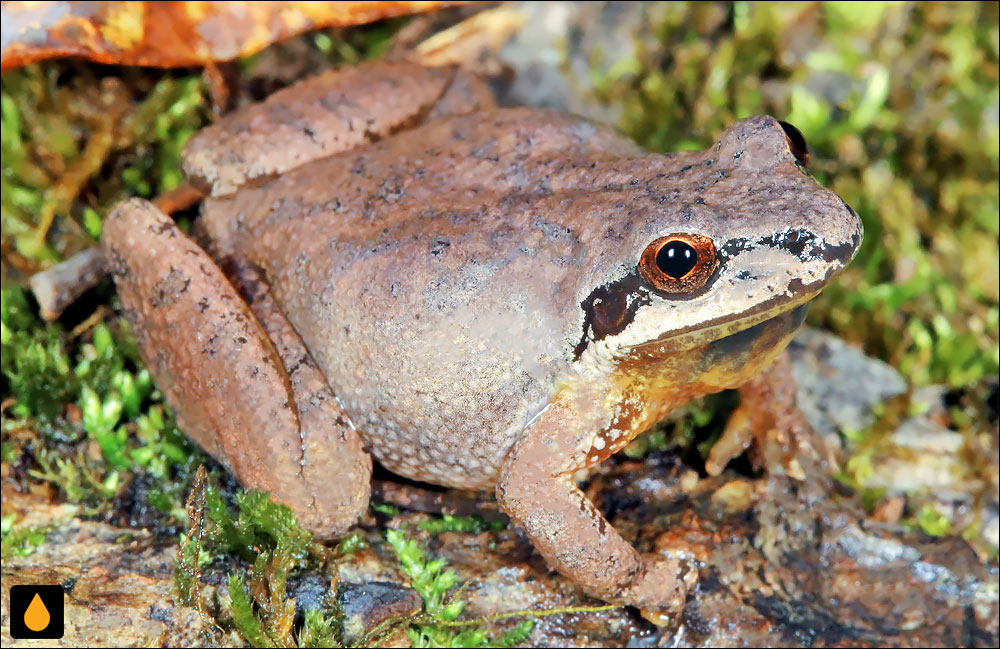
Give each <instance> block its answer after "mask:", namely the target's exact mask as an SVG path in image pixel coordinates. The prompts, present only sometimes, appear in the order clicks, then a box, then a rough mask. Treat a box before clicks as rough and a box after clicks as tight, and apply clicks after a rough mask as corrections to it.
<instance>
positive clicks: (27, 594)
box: [9, 586, 64, 640]
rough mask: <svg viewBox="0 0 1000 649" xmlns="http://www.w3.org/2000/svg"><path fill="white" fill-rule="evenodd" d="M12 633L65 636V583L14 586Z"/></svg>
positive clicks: (15, 635) (49, 637)
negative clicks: (63, 586)
mask: <svg viewBox="0 0 1000 649" xmlns="http://www.w3.org/2000/svg"><path fill="white" fill-rule="evenodd" d="M9 612H10V637H12V638H17V639H19V640H21V639H23V640H27V639H31V638H44V639H47V640H55V639H56V638H61V637H63V621H64V620H63V588H62V586H11V587H10V611H9Z"/></svg>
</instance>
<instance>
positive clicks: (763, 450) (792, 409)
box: [705, 352, 836, 480]
mask: <svg viewBox="0 0 1000 649" xmlns="http://www.w3.org/2000/svg"><path fill="white" fill-rule="evenodd" d="M796 392H797V387H796V384H795V377H794V376H793V375H792V366H791V361H790V359H789V357H788V353H787V352H784V353H782V354H781V355H779V356H778V358H776V359H775V361H774V362H773V363H771V365H769V366H768V367H767V368H765V369H764V370H763V371H762V372H760V373H759V374H758V375H756V376H755V377H753V378H752V379H750V380H749V381H747V382H746V383H745V384H743V385H742V386H740V388H739V393H740V405H739V407H737V408H736V410H734V411H733V413H732V414H731V415H730V417H729V422H728V423H727V424H726V429H725V431H724V432H723V434H722V436H721V437H720V438H719V440H718V441H717V442H716V443H715V445H714V446H713V447H712V450H711V452H710V453H709V456H708V460H706V462H705V470H706V471H707V472H708V473H709V474H710V475H718V474H720V473H722V470H723V469H725V468H726V465H727V464H728V463H729V462H730V460H732V459H733V458H735V457H737V456H739V455H740V454H741V453H743V451H745V450H747V449H749V448H751V447H753V453H752V457H754V459H755V462H754V463H755V464H756V465H758V466H759V467H762V468H766V469H767V470H768V471H769V472H772V473H785V474H787V475H790V476H791V477H793V478H796V479H799V480H802V479H804V478H805V477H806V476H808V475H821V474H825V473H832V472H834V471H835V470H836V467H835V464H836V460H835V458H834V457H833V456H832V455H831V454H830V453H829V452H828V450H827V448H826V443H825V442H824V441H823V439H822V438H821V437H820V436H819V435H818V434H817V433H816V432H815V430H814V429H813V428H812V426H810V425H809V422H808V421H807V420H806V418H805V415H803V414H802V411H801V410H799V408H798V406H797V404H796ZM824 462H825V463H827V465H828V470H827V471H825V472H824V471H821V469H820V465H821V464H822V463H824Z"/></svg>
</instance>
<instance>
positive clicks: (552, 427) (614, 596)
mask: <svg viewBox="0 0 1000 649" xmlns="http://www.w3.org/2000/svg"><path fill="white" fill-rule="evenodd" d="M586 401H589V402H590V403H593V400H585V399H582V398H575V397H573V396H570V395H569V394H568V392H566V391H564V392H563V393H560V395H559V396H558V397H557V398H556V399H555V400H554V401H553V402H552V403H550V404H549V406H548V407H547V408H546V410H545V411H544V412H543V413H542V414H541V415H539V416H538V417H536V418H535V420H534V421H533V422H532V423H531V425H530V426H529V427H528V428H527V429H526V430H525V432H524V434H523V436H522V438H521V439H520V441H519V442H518V443H517V444H516V445H515V446H514V448H513V449H512V450H511V452H510V454H509V455H508V457H507V459H506V460H505V462H504V465H503V467H502V469H501V474H500V479H499V481H498V483H497V501H498V502H499V504H500V507H501V509H503V511H504V512H505V513H506V514H507V515H508V516H510V517H511V518H512V519H513V520H514V522H516V523H517V524H518V525H520V526H521V528H522V529H523V530H524V531H525V532H526V533H527V535H528V537H529V538H530V539H531V541H532V543H533V544H534V546H535V548H536V549H537V550H538V551H539V552H540V553H541V554H542V556H544V557H545V559H546V561H547V562H548V563H549V565H550V566H551V567H553V568H555V569H556V570H558V571H559V572H560V573H562V574H564V575H566V576H567V577H569V578H571V579H572V580H574V581H575V582H576V583H578V584H580V585H581V586H582V587H583V589H584V590H585V591H586V592H587V593H588V594H590V595H592V596H594V597H598V598H600V599H603V600H605V601H610V602H616V603H621V604H627V605H631V606H636V607H638V608H640V609H643V610H644V611H646V612H647V614H649V613H653V614H663V613H671V612H677V611H679V610H680V609H681V607H682V606H683V603H684V599H685V595H686V591H687V584H686V582H688V581H691V580H693V579H694V577H695V574H694V570H693V569H689V567H688V566H687V565H685V564H684V562H682V561H678V560H676V559H667V558H663V557H660V556H655V555H640V554H639V553H638V552H637V551H636V550H635V548H633V547H632V546H631V545H630V544H629V543H628V542H627V541H625V539H623V538H622V537H621V535H620V534H618V532H617V531H616V530H615V529H614V527H612V526H611V524H610V523H608V521H607V520H606V519H605V518H604V516H602V515H601V513H600V512H599V511H598V510H597V508H596V507H595V506H594V504H593V503H592V502H590V500H588V499H587V497H586V496H585V495H584V494H583V492H582V491H580V489H578V488H577V486H576V484H575V483H574V482H573V473H574V471H575V469H577V468H578V467H580V466H581V462H580V458H581V456H585V455H586V453H587V451H588V449H590V447H591V444H592V441H593V439H594V437H595V435H594V431H595V428H594V427H593V421H592V419H594V418H593V417H591V416H587V415H586V414H582V412H586V409H587V408H588V407H589V406H588V405H587V403H586Z"/></svg>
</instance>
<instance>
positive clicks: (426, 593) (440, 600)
mask: <svg viewBox="0 0 1000 649" xmlns="http://www.w3.org/2000/svg"><path fill="white" fill-rule="evenodd" d="M385 538H386V540H387V541H388V542H389V545H390V546H392V549H393V552H395V553H396V558H397V559H398V560H399V563H400V566H401V567H402V570H403V573H405V574H406V576H407V577H409V578H410V585H411V586H413V589H414V590H415V591H417V593H419V594H420V597H421V598H423V600H424V612H425V613H426V616H425V618H424V619H422V620H421V621H420V623H418V624H411V625H410V626H409V627H408V628H407V635H409V636H410V642H411V643H412V646H414V647H483V646H486V643H487V641H488V639H489V635H488V633H487V631H486V629H484V628H471V629H468V628H455V627H450V626H447V625H444V624H437V623H439V622H444V623H447V622H453V621H455V620H456V619H457V618H458V616H459V615H460V614H461V613H462V610H463V609H464V608H465V601H464V600H463V599H461V598H460V597H449V595H448V591H450V590H451V589H452V588H454V587H455V586H456V585H457V584H458V575H457V574H456V573H455V572H454V571H453V570H448V569H446V568H447V562H445V560H444V559H430V558H428V557H427V555H426V554H425V552H424V550H423V548H422V547H421V546H420V544H419V543H417V542H416V541H414V540H412V539H408V538H406V534H405V532H404V531H403V530H395V529H389V530H386V532H385Z"/></svg>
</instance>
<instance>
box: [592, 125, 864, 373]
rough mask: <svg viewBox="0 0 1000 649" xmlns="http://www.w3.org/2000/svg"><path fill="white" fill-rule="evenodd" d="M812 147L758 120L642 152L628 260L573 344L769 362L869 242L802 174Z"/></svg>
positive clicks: (842, 208) (704, 359)
mask: <svg viewBox="0 0 1000 649" xmlns="http://www.w3.org/2000/svg"><path fill="white" fill-rule="evenodd" d="M808 155H809V154H808V149H807V146H806V142H805V139H804V138H803V137H802V135H801V133H799V131H798V130H797V129H795V128H794V127H793V126H791V125H789V124H785V123H782V122H779V121H777V120H776V119H774V118H772V117H766V116H756V117H750V118H747V119H744V120H741V121H739V122H737V123H736V124H735V125H734V126H732V127H731V128H730V129H729V130H727V131H726V132H725V133H724V134H723V135H722V137H721V138H720V139H719V141H718V142H717V143H716V144H715V145H714V146H712V147H711V148H709V149H708V150H706V151H701V152H696V153H686V154H676V155H668V156H649V157H647V158H644V159H642V160H643V165H644V166H643V169H644V172H643V174H642V175H643V176H645V178H641V179H640V186H644V190H643V191H641V192H636V194H635V198H634V200H633V202H632V205H630V207H631V210H630V213H631V214H632V217H631V219H630V220H629V222H630V223H631V225H630V226H629V227H628V228H627V230H628V231H627V233H624V236H622V237H621V240H622V244H623V249H620V251H619V254H622V255H623V256H622V257H620V258H619V260H618V261H619V263H618V265H617V268H616V270H615V271H613V272H612V273H611V274H610V275H605V279H608V280H610V281H606V282H603V283H601V285H600V286H599V287H598V288H597V289H595V290H594V291H593V292H592V293H591V294H590V295H589V296H588V297H587V298H586V299H585V300H584V301H583V303H582V305H581V306H582V307H583V309H584V312H585V314H586V318H587V323H586V325H585V326H586V327H587V328H588V331H587V332H586V334H585V336H584V341H582V344H581V346H580V347H578V348H577V351H578V352H581V351H582V349H581V348H582V347H586V346H588V345H590V344H594V345H595V346H596V347H597V348H598V349H597V350H595V351H597V352H598V354H599V356H600V357H603V358H617V359H631V360H641V359H643V358H645V359H650V360H652V359H661V360H662V359H664V358H667V357H669V356H671V355H677V354H678V353H679V352H684V351H686V350H692V349H695V348H698V349H700V350H701V351H700V352H699V353H698V354H696V356H698V358H699V359H700V362H701V363H702V364H703V365H705V366H707V365H708V364H711V363H712V362H713V361H718V360H720V359H722V358H726V359H729V360H734V361H735V360H737V359H740V362H738V363H735V364H736V365H739V366H741V367H742V365H744V364H747V363H748V361H750V360H752V359H758V358H760V357H762V356H768V358H766V359H765V360H766V361H769V360H770V357H771V356H773V354H776V353H777V352H778V351H780V349H781V348H783V347H784V344H785V343H787V340H788V339H789V338H790V335H791V333H792V332H793V331H794V330H795V328H797V327H798V325H799V324H801V322H802V319H803V317H804V315H805V306H804V305H805V303H806V302H807V301H808V300H810V299H811V298H812V297H814V296H815V295H816V294H817V293H819V292H820V291H821V290H822V289H823V287H825V286H826V285H827V284H828V283H830V282H831V281H832V280H833V278H834V277H836V276H837V275H838V274H839V273H840V272H841V271H842V270H843V269H844V267H845V266H846V265H847V264H848V263H849V262H850V261H851V259H853V257H854V254H855V252H856V251H857V249H858V246H859V245H860V243H861V238H862V228H861V221H860V220H859V218H858V215H857V214H856V213H855V212H854V210H852V209H851V208H850V207H849V206H848V205H847V204H846V203H845V202H844V201H843V200H841V199H840V198H839V197H838V196H837V195H836V194H834V193H833V192H831V191H829V190H827V189H825V188H823V187H822V186H820V185H819V184H818V183H817V182H816V181H815V180H813V179H812V177H811V176H809V175H808V174H807V173H806V172H805V166H806V163H807V161H808ZM647 172H648V173H647ZM636 175H638V174H636ZM643 181H644V182H645V184H644V185H641V183H642V182H643ZM622 259H624V260H625V261H624V263H621V261H622ZM772 352H773V354H772ZM691 356H694V355H691ZM751 364H752V363H751ZM726 381H727V380H726V379H725V378H723V379H722V383H725V382H726Z"/></svg>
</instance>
